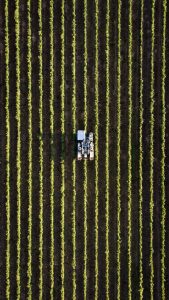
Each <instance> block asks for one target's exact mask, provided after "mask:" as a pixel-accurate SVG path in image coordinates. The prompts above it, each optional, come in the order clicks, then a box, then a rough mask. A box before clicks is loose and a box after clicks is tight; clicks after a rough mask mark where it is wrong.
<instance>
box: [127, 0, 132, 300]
mask: <svg viewBox="0 0 169 300" xmlns="http://www.w3.org/2000/svg"><path fill="white" fill-rule="evenodd" d="M132 5H133V2H132V0H129V48H128V62H129V74H128V76H129V78H128V97H129V105H128V299H129V300H131V299H132V282H131V269H132V257H131V243H132V222H131V214H132V86H133V83H132V76H133V74H132V52H133V47H132V39H133V37H132V35H133V33H132V31H133V29H132Z"/></svg>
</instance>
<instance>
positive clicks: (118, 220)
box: [117, 0, 122, 300]
mask: <svg viewBox="0 0 169 300" xmlns="http://www.w3.org/2000/svg"><path fill="white" fill-rule="evenodd" d="M121 5H122V3H121V0H118V44H117V47H118V57H117V299H118V300H120V289H121V223H120V216H121V163H120V151H121V149H120V147H121Z"/></svg>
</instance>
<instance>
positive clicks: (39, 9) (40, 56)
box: [38, 0, 43, 299]
mask: <svg viewBox="0 0 169 300" xmlns="http://www.w3.org/2000/svg"><path fill="white" fill-rule="evenodd" d="M38 19H39V20H38V21H39V129H40V144H39V156H40V158H39V163H40V170H39V183H40V189H39V227H40V228H39V299H42V296H43V65H42V54H43V51H42V50H43V49H42V0H38Z"/></svg>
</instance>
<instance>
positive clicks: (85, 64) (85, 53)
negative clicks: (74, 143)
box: [83, 0, 88, 300]
mask: <svg viewBox="0 0 169 300" xmlns="http://www.w3.org/2000/svg"><path fill="white" fill-rule="evenodd" d="M87 54H88V52H87V0H85V1H84V129H85V130H87V118H88V115H87ZM87 229H88V228H87V161H84V276H83V277H84V299H85V300H86V299H87Z"/></svg>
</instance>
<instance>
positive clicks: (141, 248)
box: [139, 0, 144, 300]
mask: <svg viewBox="0 0 169 300" xmlns="http://www.w3.org/2000/svg"><path fill="white" fill-rule="evenodd" d="M143 20H144V0H141V23H140V107H139V110H140V112H139V119H140V121H139V122H140V123H139V244H140V248H139V256H140V257H139V293H140V300H142V299H143V253H142V251H143V212H142V205H143Z"/></svg>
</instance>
